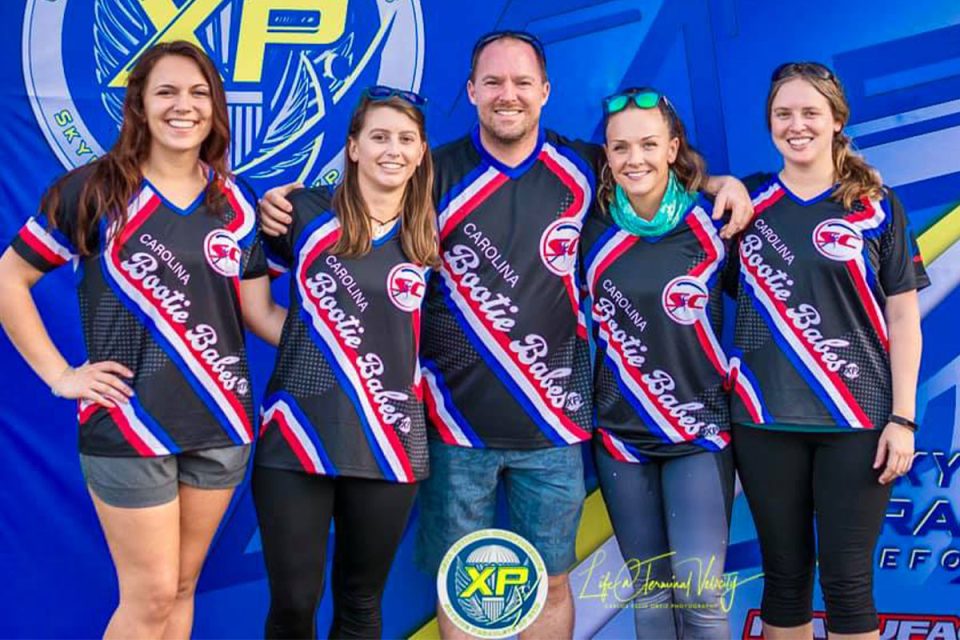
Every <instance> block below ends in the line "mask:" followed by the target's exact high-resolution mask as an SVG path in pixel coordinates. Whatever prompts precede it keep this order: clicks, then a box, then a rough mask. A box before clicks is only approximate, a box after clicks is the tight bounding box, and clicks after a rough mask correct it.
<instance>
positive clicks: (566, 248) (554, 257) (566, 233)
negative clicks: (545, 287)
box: [540, 218, 581, 276]
mask: <svg viewBox="0 0 960 640" xmlns="http://www.w3.org/2000/svg"><path fill="white" fill-rule="evenodd" d="M580 226H581V225H580V223H579V222H578V221H576V220H571V219H569V218H560V219H559V220H554V221H553V222H551V223H550V225H549V226H548V227H547V228H546V229H545V230H544V232H543V234H542V235H541V236H540V259H541V260H543V264H544V266H546V267H547V269H549V270H550V272H551V273H553V274H554V275H558V276H567V275H570V274H571V273H573V270H574V268H575V267H576V265H577V245H578V244H579V242H580Z"/></svg>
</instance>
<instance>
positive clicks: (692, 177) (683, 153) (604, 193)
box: [597, 87, 709, 212]
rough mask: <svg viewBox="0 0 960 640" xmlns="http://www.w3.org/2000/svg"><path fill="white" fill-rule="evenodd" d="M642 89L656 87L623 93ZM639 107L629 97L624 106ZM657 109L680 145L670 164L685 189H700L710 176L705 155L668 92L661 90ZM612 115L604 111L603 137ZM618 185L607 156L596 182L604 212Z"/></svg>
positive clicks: (598, 198)
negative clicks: (686, 126)
mask: <svg viewBox="0 0 960 640" xmlns="http://www.w3.org/2000/svg"><path fill="white" fill-rule="evenodd" d="M642 91H655V90H654V89H648V88H645V87H644V88H637V89H625V90H624V93H632V92H638V93H639V92H642ZM657 93H659V92H657ZM639 108H640V107H638V106H637V105H636V104H634V102H633V100H630V101H628V102H627V106H626V107H625V109H639ZM655 109H656V110H657V111H659V112H660V115H661V116H662V117H663V119H664V120H665V121H666V123H667V129H668V130H669V132H670V138H671V139H673V138H676V139H677V140H678V141H679V143H680V144H679V146H678V147H677V158H676V160H674V161H673V163H672V164H671V165H670V169H672V170H673V172H674V173H675V174H676V175H677V181H678V182H679V183H680V184H681V185H683V188H684V190H686V191H699V190H700V189H702V188H703V187H704V185H706V184H707V178H709V174H708V173H707V162H706V160H704V159H703V156H701V155H700V153H699V152H698V151H697V150H696V149H694V148H693V145H691V144H690V141H689V140H688V139H687V130H686V128H685V127H684V126H683V121H682V120H681V119H680V116H679V115H677V112H676V110H674V108H673V106H672V105H671V104H670V103H669V102H668V101H667V98H666V96H663V95H662V94H661V97H660V99H659V100H658V101H657V106H656V107H655ZM618 113H619V112H618ZM613 115H616V114H613ZM610 118H611V116H610V115H607V114H604V118H603V124H604V137H606V124H607V122H608V121H609V120H610ZM615 188H616V181H615V180H614V179H613V172H612V171H611V170H610V164H609V163H608V162H607V160H606V158H604V160H603V168H602V169H601V171H600V180H599V184H598V186H597V202H598V203H599V204H600V207H601V209H602V210H603V211H604V212H606V211H609V208H610V203H612V202H613V197H614V191H615Z"/></svg>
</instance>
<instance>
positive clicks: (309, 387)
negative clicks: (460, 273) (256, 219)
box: [256, 189, 428, 482]
mask: <svg viewBox="0 0 960 640" xmlns="http://www.w3.org/2000/svg"><path fill="white" fill-rule="evenodd" d="M330 200H331V198H330V192H329V191H328V190H325V189H318V190H301V191H297V192H294V193H292V194H291V195H290V202H291V203H292V204H293V223H292V224H291V226H290V228H289V229H288V231H287V233H286V234H285V235H283V236H280V237H278V238H270V239H268V241H267V244H266V249H267V252H268V256H269V259H270V262H271V263H273V264H274V265H277V266H280V267H287V268H289V270H290V312H289V314H288V315H287V321H286V324H285V325H284V327H283V334H282V337H281V339H280V346H279V349H278V352H277V361H276V366H275V368H274V370H273V375H272V376H271V378H270V382H269V383H268V385H267V391H266V397H265V400H264V402H263V421H262V425H263V427H262V429H263V430H262V433H261V440H260V442H259V443H258V445H257V454H256V464H258V465H260V466H266V467H273V468H280V469H289V470H295V471H301V472H306V473H311V474H319V475H327V476H347V477H359V478H372V479H379V480H386V481H389V482H415V481H417V480H421V479H423V478H425V477H426V475H427V471H428V464H427V435H426V421H425V415H424V414H425V412H424V408H423V393H422V385H421V382H422V379H421V376H420V368H419V363H418V360H417V348H418V343H419V340H420V316H421V304H422V302H423V298H424V295H425V294H426V278H427V273H428V270H427V269H426V268H424V267H421V266H417V265H416V264H414V263H412V262H410V260H409V259H408V258H407V257H406V255H405V254H404V252H403V249H402V247H401V244H400V236H399V228H400V226H399V224H398V225H396V226H395V227H394V229H393V230H392V231H391V232H390V233H389V234H388V235H386V236H384V237H382V238H380V239H378V240H375V241H374V242H373V247H372V249H371V251H370V252H369V253H368V254H366V255H364V256H361V257H358V258H347V257H343V256H337V255H333V254H332V253H331V252H330V250H331V249H332V248H333V246H334V245H335V244H336V242H337V240H338V239H339V237H340V224H339V222H338V220H337V217H336V215H335V213H334V212H333V211H332V209H331V202H330Z"/></svg>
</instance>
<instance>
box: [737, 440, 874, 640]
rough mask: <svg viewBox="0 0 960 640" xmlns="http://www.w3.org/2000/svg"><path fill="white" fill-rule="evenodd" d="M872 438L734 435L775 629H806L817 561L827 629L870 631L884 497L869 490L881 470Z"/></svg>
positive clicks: (767, 612)
mask: <svg viewBox="0 0 960 640" xmlns="http://www.w3.org/2000/svg"><path fill="white" fill-rule="evenodd" d="M879 439H880V433H879V431H876V432H874V431H870V432H858V433H799V432H787V431H772V430H764V429H761V428H756V427H744V426H740V425H736V426H735V427H734V433H733V445H734V451H735V453H736V458H737V468H738V469H739V472H740V481H741V483H742V484H743V491H744V493H745V494H746V496H747V502H748V503H749V505H750V512H751V513H752V514H753V521H754V523H755V524H756V526H757V534H758V537H759V539H760V552H761V554H762V556H763V572H764V587H763V602H762V605H761V617H762V618H763V620H764V622H766V623H768V624H771V625H774V626H777V627H796V626H800V625H803V624H806V623H807V622H810V620H811V619H812V617H813V613H812V599H813V575H814V560H815V559H817V560H819V565H820V586H821V587H822V589H823V599H824V602H825V603H826V608H827V629H828V630H829V631H831V632H833V633H866V632H868V631H874V630H876V629H877V628H878V626H879V624H878V620H877V610H876V608H875V606H874V603H873V552H874V549H875V547H876V545H877V538H878V537H879V535H880V527H881V526H882V525H883V518H884V514H885V512H886V506H887V502H888V501H889V499H890V489H891V485H890V484H886V485H881V484H880V483H878V482H877V478H878V477H879V476H880V470H879V469H878V470H874V469H873V459H874V456H875V455H876V452H877V443H878V441H879ZM814 514H816V519H814ZM814 525H816V542H817V545H818V547H819V548H818V553H816V554H815V552H814V539H815V536H814Z"/></svg>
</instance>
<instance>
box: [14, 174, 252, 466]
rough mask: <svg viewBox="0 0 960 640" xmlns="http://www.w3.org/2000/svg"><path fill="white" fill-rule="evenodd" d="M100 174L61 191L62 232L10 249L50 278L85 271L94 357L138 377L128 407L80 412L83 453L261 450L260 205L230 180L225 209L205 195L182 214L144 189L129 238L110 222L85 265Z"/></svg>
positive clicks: (86, 324) (84, 313) (37, 226)
mask: <svg viewBox="0 0 960 640" xmlns="http://www.w3.org/2000/svg"><path fill="white" fill-rule="evenodd" d="M89 175H90V169H89V168H84V169H81V170H78V171H76V172H74V173H73V174H71V175H70V176H68V177H67V178H66V179H65V180H64V181H63V182H62V183H61V193H60V201H59V202H60V205H59V209H58V211H57V216H56V226H50V225H49V224H48V223H47V218H46V216H44V215H39V216H36V217H33V218H31V219H30V220H28V221H27V223H26V225H24V227H23V228H22V229H21V230H20V233H19V235H18V236H17V237H16V238H15V239H14V240H13V243H12V245H11V246H12V247H13V249H14V250H15V251H16V252H17V253H18V254H19V255H20V256H22V257H23V258H24V259H25V260H26V261H27V262H29V263H30V264H31V265H33V266H34V267H36V268H37V269H39V270H41V271H44V272H47V271H51V270H53V269H55V268H57V267H59V266H61V265H64V264H66V263H67V262H72V263H73V264H74V265H75V267H76V268H77V269H78V271H79V279H78V293H79V299H80V315H81V320H82V323H83V332H84V338H85V343H86V348H87V357H88V359H89V360H90V361H91V362H101V361H105V360H114V361H116V362H119V363H121V364H123V365H124V366H126V367H127V368H129V369H130V370H131V371H133V373H134V377H133V381H132V383H131V386H132V387H133V390H134V394H135V395H134V396H133V397H132V398H131V399H130V402H129V403H121V404H118V406H116V407H114V408H110V409H107V408H105V407H102V406H100V405H98V404H91V403H86V402H81V403H80V405H79V411H78V413H79V422H80V433H79V438H80V451H81V452H83V453H85V454H90V455H103V456H144V457H149V456H162V455H169V454H175V453H180V452H183V451H190V450H197V449H207V448H213V447H225V446H231V445H241V444H247V443H249V442H251V441H252V440H253V437H254V429H253V409H252V399H251V392H252V388H251V385H250V382H249V378H250V376H249V371H248V366H247V358H246V350H245V346H244V331H243V319H242V316H241V313H240V279H241V278H251V277H257V276H261V275H265V274H266V264H265V261H264V258H263V253H262V250H261V249H260V244H259V241H258V239H257V235H258V227H257V221H256V216H255V209H254V204H253V201H252V200H251V198H250V196H249V195H248V194H247V192H245V191H242V190H241V189H240V188H239V187H238V186H237V184H236V183H234V182H233V181H231V180H225V181H223V185H224V186H223V193H224V195H225V197H226V204H225V207H224V208H223V211H222V212H218V213H213V212H211V211H210V210H209V209H208V207H207V205H206V203H205V198H204V194H201V195H200V196H199V197H198V198H197V200H196V202H194V203H193V204H192V205H191V206H189V207H187V208H186V209H181V208H179V207H177V206H176V205H174V204H172V203H171V202H169V201H167V200H166V199H165V198H164V197H163V194H161V193H160V192H159V191H158V190H157V189H156V188H155V187H154V186H153V185H151V184H150V183H149V182H148V181H146V180H145V181H144V182H143V184H142V186H141V188H140V190H139V192H138V193H137V195H136V196H135V197H134V198H133V199H132V200H131V202H130V205H129V207H128V209H127V222H126V225H125V226H124V227H123V228H122V229H120V231H119V233H115V229H108V228H107V226H106V222H104V223H103V224H101V225H100V227H99V228H98V229H95V230H92V231H91V233H90V235H89V237H88V238H87V241H88V246H90V247H95V249H94V252H93V253H92V254H91V255H87V256H78V254H77V251H76V249H75V248H74V245H73V243H72V242H71V240H70V238H72V237H74V235H73V232H74V229H75V227H76V224H77V213H78V203H79V200H80V194H81V189H82V188H83V184H84V182H85V181H86V179H87V178H88V177H89ZM174 398H175V399H176V400H175V401H171V399H174Z"/></svg>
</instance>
